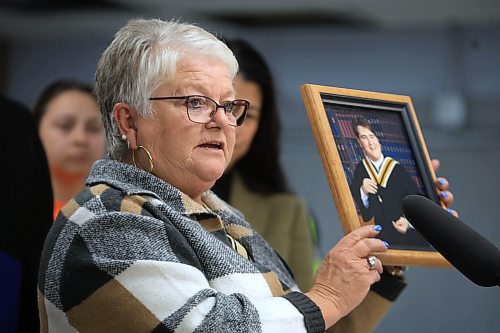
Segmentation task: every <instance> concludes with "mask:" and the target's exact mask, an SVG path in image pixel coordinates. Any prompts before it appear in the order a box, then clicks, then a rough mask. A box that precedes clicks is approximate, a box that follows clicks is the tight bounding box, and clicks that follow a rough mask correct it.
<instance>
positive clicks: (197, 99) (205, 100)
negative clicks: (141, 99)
mask: <svg viewBox="0 0 500 333" xmlns="http://www.w3.org/2000/svg"><path fill="white" fill-rule="evenodd" d="M175 99H183V100H184V103H185V104H186V111H187V115H188V118H189V120H191V121H192V122H193V123H198V124H207V123H209V122H211V121H212V119H214V117H215V114H216V113H217V110H218V109H220V108H222V109H224V112H225V114H226V116H227V118H228V120H229V125H231V126H240V125H241V124H243V121H244V120H245V116H246V114H247V110H248V107H249V106H250V102H249V101H245V100H244V99H236V100H234V101H231V102H226V103H224V104H222V105H220V104H218V103H217V102H216V101H214V100H213V99H211V98H209V97H206V96H201V95H189V96H178V97H151V98H149V100H150V101H160V100H175Z"/></svg>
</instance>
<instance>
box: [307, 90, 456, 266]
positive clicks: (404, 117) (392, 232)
mask: <svg viewBox="0 0 500 333" xmlns="http://www.w3.org/2000/svg"><path fill="white" fill-rule="evenodd" d="M301 94H302V99H303V101H304V104H305V108H306V111H307V115H308V118H309V121H310V124H311V128H312V131H313V135H314V138H315V141H316V145H317V147H318V150H319V153H320V155H321V160H322V162H323V167H324V169H325V173H326V177H327V181H328V183H329V186H330V190H331V192H332V196H333V199H334V202H335V205H336V207H337V211H338V214H339V218H340V221H341V223H342V227H343V230H344V232H345V233H346V234H347V233H349V232H351V231H352V230H354V229H356V228H359V227H361V226H362V225H365V224H375V223H376V224H380V225H382V227H383V230H382V232H381V233H380V235H379V236H380V238H381V239H384V240H386V241H387V242H388V243H389V245H390V249H389V250H388V251H387V252H385V253H378V254H377V257H378V258H379V259H380V260H382V262H383V264H384V265H398V266H399V265H402V266H412V265H418V266H443V267H444V266H446V267H449V266H450V264H449V263H448V262H447V261H446V259H444V258H443V257H442V256H441V255H440V254H439V253H438V252H437V251H436V250H435V249H434V248H433V247H432V246H431V245H430V244H429V243H428V242H427V241H426V240H425V239H423V237H422V236H420V234H419V233H418V232H417V231H416V230H415V229H413V228H412V226H411V224H407V221H406V220H405V219H404V215H403V213H402V207H401V199H402V198H401V196H402V195H407V194H421V195H424V196H426V197H428V198H429V199H431V200H433V201H434V202H436V203H438V204H441V205H443V204H442V203H441V201H440V199H439V196H438V194H437V192H436V189H435V186H434V180H435V177H436V176H435V174H434V171H433V169H432V167H431V163H430V159H429V154H428V152H427V148H426V146H425V142H424V138H423V136H422V132H421V130H420V127H419V124H418V121H417V117H416V115H415V111H414V108H413V104H412V101H411V99H410V97H408V96H403V95H393V94H385V93H376V92H369V91H361V90H353V89H344V88H336V87H328V86H319V85H313V84H304V85H302V86H301ZM359 124H361V125H359ZM363 124H364V125H363ZM377 142H378V147H377ZM380 153H382V154H383V156H384V159H383V160H382V158H381V157H380V156H381V155H380ZM370 156H371V157H373V160H377V159H378V161H379V162H378V164H377V165H376V164H374V163H371V162H370V159H368V158H369V157H370ZM380 161H383V163H381V165H380ZM377 167H380V169H379V170H378V169H377ZM412 191H417V193H411V192H412ZM370 192H374V193H370ZM375 192H376V193H375ZM408 192H409V193H408ZM377 201H378V202H377ZM400 215H401V216H402V217H403V218H401V217H399V218H398V216H400ZM393 221H397V222H398V223H396V224H393ZM405 221H406V222H405ZM405 228H406V231H405ZM398 230H399V231H398Z"/></svg>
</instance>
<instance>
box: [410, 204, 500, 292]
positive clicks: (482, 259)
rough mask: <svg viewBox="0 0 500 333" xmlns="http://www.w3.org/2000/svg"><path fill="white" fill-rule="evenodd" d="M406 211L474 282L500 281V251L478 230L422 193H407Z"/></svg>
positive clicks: (416, 224) (417, 227)
mask: <svg viewBox="0 0 500 333" xmlns="http://www.w3.org/2000/svg"><path fill="white" fill-rule="evenodd" d="M403 211H404V214H405V217H406V218H407V219H408V221H410V223H411V224H412V225H413V226H414V227H415V229H416V230H417V231H418V232H420V234H421V235H422V236H423V237H424V238H425V239H426V240H427V241H428V242H429V243H430V244H431V245H432V246H433V247H434V248H435V249H436V250H437V251H438V252H439V253H441V255H443V257H445V258H446V259H447V260H448V261H449V262H450V263H451V264H452V265H453V266H454V267H455V268H456V269H458V270H459V271H460V272H462V274H464V275H465V276H466V277H467V278H469V279H470V280H471V281H472V282H474V283H475V284H477V285H479V286H483V287H491V286H497V285H500V251H499V250H498V248H496V247H495V246H494V245H493V244H492V243H491V242H489V241H488V240H487V239H485V238H484V237H483V236H481V235H480V234H479V233H478V232H476V231H475V230H473V229H472V228H470V227H469V226H468V225H467V224H465V223H464V222H462V221H461V220H459V219H458V218H456V217H455V216H453V215H451V214H450V213H449V212H447V211H446V210H445V209H443V208H442V207H441V206H439V205H437V204H436V203H434V202H433V201H431V200H429V199H427V198H425V197H423V196H420V195H409V196H407V197H405V198H404V199H403Z"/></svg>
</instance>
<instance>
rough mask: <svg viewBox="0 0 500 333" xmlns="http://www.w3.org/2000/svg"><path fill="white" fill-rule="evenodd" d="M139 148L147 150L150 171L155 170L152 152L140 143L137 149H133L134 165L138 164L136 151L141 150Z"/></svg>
mask: <svg viewBox="0 0 500 333" xmlns="http://www.w3.org/2000/svg"><path fill="white" fill-rule="evenodd" d="M139 149H142V150H144V151H145V152H146V154H147V155H148V160H149V171H148V172H149V173H151V172H153V168H154V165H153V157H151V153H150V152H149V151H148V150H147V149H146V148H145V147H144V146H141V145H139V146H138V147H137V149H135V150H132V162H133V163H134V166H135V167H136V168H137V167H138V166H137V164H136V163H135V151H136V150H139Z"/></svg>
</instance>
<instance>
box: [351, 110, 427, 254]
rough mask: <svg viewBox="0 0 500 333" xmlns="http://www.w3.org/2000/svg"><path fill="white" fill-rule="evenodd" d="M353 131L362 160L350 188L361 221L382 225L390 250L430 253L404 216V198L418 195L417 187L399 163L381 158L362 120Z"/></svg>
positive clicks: (367, 123) (357, 119)
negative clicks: (424, 251)
mask: <svg viewBox="0 0 500 333" xmlns="http://www.w3.org/2000/svg"><path fill="white" fill-rule="evenodd" d="M353 129H354V133H355V134H356V135H357V139H358V142H359V145H360V146H361V148H362V150H363V153H364V155H365V157H364V158H363V160H361V162H359V163H358V165H357V166H356V169H355V170H354V177H353V179H352V181H351V186H350V187H351V193H352V195H353V197H354V201H355V202H356V204H357V206H358V208H359V210H360V213H361V216H362V218H363V221H364V222H369V221H370V220H371V219H372V218H373V219H374V222H375V223H376V224H380V225H382V227H383V229H382V232H381V233H380V238H381V239H384V240H386V241H387V242H389V244H390V245H391V248H394V249H398V248H399V249H409V248H410V249H415V250H431V247H430V245H429V244H428V243H427V242H426V241H425V240H424V239H423V238H422V237H421V236H420V235H419V234H418V232H417V231H416V230H415V229H413V227H412V226H411V224H410V223H409V222H408V220H407V219H406V218H405V217H404V215H403V207H402V203H401V202H402V200H403V198H404V197H405V196H407V195H410V194H421V193H420V191H419V189H418V187H417V185H416V184H415V182H414V181H413V179H412V178H411V177H410V175H409V174H408V173H407V172H406V170H405V168H404V167H402V166H401V164H399V163H398V161H396V160H395V159H393V158H392V157H389V156H384V155H383V154H382V147H381V145H380V142H379V140H378V138H377V136H376V135H375V133H374V131H373V130H372V127H371V125H370V123H369V122H368V121H367V120H366V119H365V118H363V117H358V118H356V119H355V121H354V122H353Z"/></svg>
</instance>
